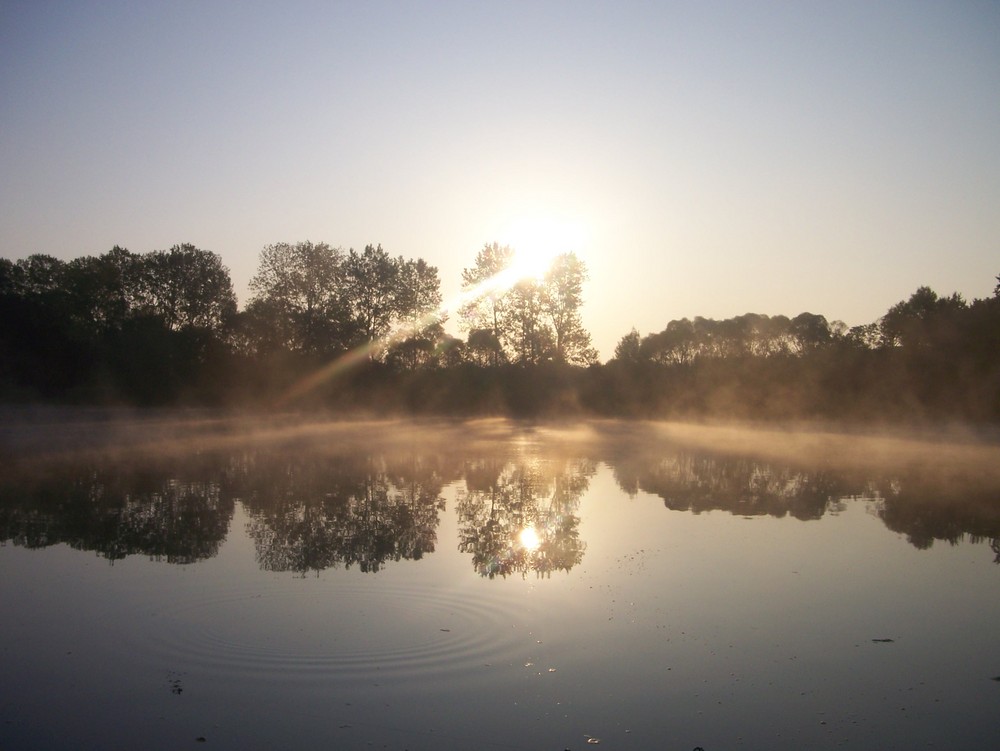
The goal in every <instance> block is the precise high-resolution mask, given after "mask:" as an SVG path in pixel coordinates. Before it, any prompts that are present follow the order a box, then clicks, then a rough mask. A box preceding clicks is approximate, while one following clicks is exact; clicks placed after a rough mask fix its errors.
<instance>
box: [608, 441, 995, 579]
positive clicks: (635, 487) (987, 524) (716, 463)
mask: <svg viewBox="0 0 1000 751" xmlns="http://www.w3.org/2000/svg"><path fill="white" fill-rule="evenodd" d="M612 469H613V472H614V476H615V479H616V481H617V482H618V485H619V486H620V487H621V488H622V490H624V491H625V492H626V493H628V494H629V495H633V496H634V495H635V494H636V493H638V492H639V491H643V492H646V493H652V494H654V495H658V496H659V497H660V498H662V499H663V502H664V505H665V506H666V507H667V508H669V509H672V510H675V511H691V512H693V513H696V514H697V513H700V512H702V511H713V510H721V511H729V512H730V513H733V514H739V515H741V516H757V515H764V514H767V515H770V516H776V517H783V516H793V517H795V518H797V519H802V520H810V519H819V518H820V517H822V516H823V514H825V513H827V512H836V511H840V510H843V508H844V504H845V502H846V501H847V500H849V499H851V498H859V497H864V498H869V499H874V500H875V502H876V505H875V508H876V512H877V515H878V517H879V518H880V519H881V520H882V521H883V522H884V523H885V525H886V526H887V527H888V528H889V529H891V530H892V531H894V532H899V533H901V534H904V535H906V537H907V539H908V540H909V542H910V543H911V544H913V545H914V546H915V547H918V548H921V549H925V548H929V547H930V546H931V545H932V544H933V542H934V540H947V541H948V542H950V543H952V544H957V543H959V542H961V541H962V540H965V539H968V540H969V541H970V542H973V543H976V542H983V541H985V540H989V542H990V546H991V547H992V549H993V551H994V552H995V553H996V554H997V557H996V561H997V563H1000V490H998V489H997V488H996V487H993V486H990V485H988V484H977V483H975V482H970V481H968V480H967V479H963V480H959V479H957V478H954V477H952V478H945V477H941V476H939V475H934V474H932V473H928V472H921V471H919V470H916V469H913V470H910V471H909V472H906V473H904V474H897V475H893V476H892V477H890V478H886V477H883V478H878V477H871V476H867V475H861V474H856V473H854V474H852V473H847V472H834V471H831V470H827V469H817V470H814V471H809V470H804V469H801V468H797V467H791V466H780V465H777V464H772V463H766V462H759V461H755V460H753V459H748V458H744V457H726V456H710V455H705V454H688V453H683V452H678V453H675V454H669V455H666V456H660V457H658V458H656V459H651V458H649V457H648V456H647V457H642V456H638V455H633V456H623V455H619V456H618V457H617V459H616V460H615V461H614V462H613V463H612Z"/></svg>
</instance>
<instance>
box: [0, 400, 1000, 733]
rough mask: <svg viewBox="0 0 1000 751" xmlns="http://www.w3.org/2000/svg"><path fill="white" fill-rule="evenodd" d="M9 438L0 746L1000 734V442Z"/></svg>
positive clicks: (590, 435) (492, 431) (449, 431)
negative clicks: (996, 443)
mask: <svg viewBox="0 0 1000 751" xmlns="http://www.w3.org/2000/svg"><path fill="white" fill-rule="evenodd" d="M2 438H3V443H2V444H0V446H2V450H3V455H2V461H3V465H4V467H5V470H4V472H3V477H2V478H0V540H2V541H3V543H4V544H3V546H2V547H0V603H2V605H3V617H2V618H0V676H2V680H0V748H3V749H117V748H147V749H178V748H188V747H192V748H193V747H205V748H216V749H257V748H279V749H284V748H337V749H355V748H357V749H370V748H376V749H382V748H388V749H410V750H411V751H417V750H419V749H494V748H495V749H556V750H561V749H582V748H585V747H590V746H593V745H597V744H599V745H600V747H601V748H606V749H636V750H639V749H651V748H659V749H678V750H685V751H689V750H690V749H692V748H694V747H696V746H701V747H703V748H704V749H705V751H713V750H714V749H733V748H747V749H758V748H759V749H782V748H788V749H803V748H810V749H815V748H835V747H843V748H870V749H884V748H924V747H938V748H958V747H962V748H987V747H992V746H993V744H994V743H995V742H996V740H997V735H998V728H1000V725H998V722H997V720H998V718H1000V680H997V678H998V677H1000V565H998V563H997V561H998V558H1000V449H998V448H997V447H996V446H977V445H969V444H961V443H955V442H950V443H943V442H939V443H928V442H920V441H908V440H874V439H868V438H864V437H858V436H853V437H838V436H830V435H822V434H806V433H798V434H789V433H774V432H772V433H767V432H756V433H754V432H741V431H735V430H723V429H712V428H683V427H680V426H658V425H622V424H617V423H607V424H591V425H586V426H582V427H581V426H577V427H572V428H570V427H525V426H517V425H511V424H508V423H503V422H482V423H475V424H473V425H465V426H457V425H452V424H447V425H424V426H416V425H413V424H409V423H370V424H356V425H349V426H348V425H310V426H306V427H296V426H294V425H292V424H289V423H279V422H275V423H271V424H269V425H267V426H260V425H251V424H249V423H236V422H224V421H212V420H189V421H187V422H177V421H174V420H167V419H164V418H162V416H161V418H160V419H145V420H141V421H136V422H130V423H112V422H108V421H105V420H100V421H97V422H89V423H84V422H74V423H65V422H59V423H49V424H38V423H31V424H28V423H23V424H8V425H6V426H5V427H4V428H3V431H2ZM526 530H527V531H526Z"/></svg>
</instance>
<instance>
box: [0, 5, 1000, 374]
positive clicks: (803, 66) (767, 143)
mask: <svg viewBox="0 0 1000 751" xmlns="http://www.w3.org/2000/svg"><path fill="white" fill-rule="evenodd" d="M524 217H529V218H532V217H533V218H534V219H535V220H539V221H543V222H544V221H552V222H556V223H557V225H558V224H560V223H561V224H563V225H567V226H569V227H572V228H574V231H573V232H572V233H571V235H572V237H573V242H575V243H576V244H577V246H578V247H577V248H576V250H577V251H578V254H579V255H580V256H581V257H582V258H583V259H584V260H585V261H586V263H587V265H588V267H589V270H590V275H591V280H590V281H589V283H588V284H587V286H586V288H585V295H586V298H587V302H586V305H585V308H584V311H583V314H584V322H585V324H586V325H587V327H588V328H589V329H590V331H591V332H592V334H593V336H594V343H595V345H596V346H597V347H598V349H599V350H600V352H601V355H602V358H604V359H606V358H607V357H610V355H611V354H612V352H613V349H614V346H615V343H616V342H617V341H618V339H619V338H620V337H621V336H622V335H623V334H625V333H627V332H628V331H629V330H630V329H631V328H632V327H633V326H634V327H636V328H637V329H638V330H639V331H640V332H641V333H642V334H646V333H650V332H652V331H658V330H660V329H662V328H663V327H664V326H665V325H666V323H667V322H668V321H670V320H671V319H675V318H682V317H693V316H696V315H702V316H706V317H712V318H725V317H729V316H733V315H738V314H741V313H746V312H748V311H752V312H758V313H767V314H777V313H784V314H787V315H795V314H797V313H800V312H802V311H805V310H808V311H811V312H815V313H822V314H824V315H826V316H827V317H828V318H830V319H840V320H843V321H845V322H846V323H848V324H849V325H855V324H859V323H869V322H871V321H873V320H875V319H876V318H878V317H879V316H880V315H881V314H882V313H884V312H885V311H886V310H887V309H888V307H890V306H891V305H892V304H894V303H895V302H898V301H899V300H901V299H904V298H906V297H908V296H909V294H910V293H912V292H913V291H914V290H915V289H916V288H917V287H918V286H920V285H923V284H926V285H929V286H931V287H932V288H933V289H935V290H936V291H937V292H939V293H941V294H946V293H947V294H950V293H951V292H959V293H961V294H962V295H964V296H965V297H966V298H967V299H972V298H975V297H987V296H989V295H990V294H992V289H993V286H994V284H995V280H994V277H995V275H996V274H1000V3H997V2H991V1H988V0H982V1H981V2H961V1H960V0H953V1H950V2H944V1H941V2H924V1H922V0H904V1H902V2H878V0H863V1H862V2H853V1H852V0H831V1H830V2H804V1H796V2H791V1H790V2H780V3H777V2H775V3H772V2H743V1H736V2H729V3H724V2H723V3H719V2H648V3H628V2H608V3H595V2H584V1H582V0H581V1H578V2H564V3H563V2H560V3H546V2H527V3H510V2H504V3H486V2H471V1H470V2H456V3H444V2H438V3H434V2H424V3H409V2H391V3H379V2H344V3H334V2H281V3H275V2H258V3H254V2H239V3H237V2H232V3H222V2H184V1H178V0H173V1H171V2H149V1H146V2H86V1H83V0H80V1H77V2H46V1H44V0H29V1H26V2H12V1H11V0H0V255H2V256H4V257H7V258H20V257H23V256H26V255H28V254H30V253H35V252H38V253H50V254H52V255H55V256H58V257H61V258H66V259H69V258H73V257H76V256H81V255H95V254H99V253H102V252H105V251H107V250H108V249H110V248H111V247H112V246H113V245H115V244H118V245H123V246H125V247H128V248H129V249H130V250H132V251H134V252H146V251H150V250H155V249H161V248H169V247H170V246H171V245H174V244H176V243H181V242H192V243H194V244H195V245H197V246H198V247H201V248H206V249H209V250H213V251H215V252H217V253H219V254H221V256H222V258H223V260H224V261H225V263H226V264H227V265H228V266H229V268H230V270H231V272H232V276H233V281H234V283H235V285H236V289H237V293H238V294H239V296H240V299H241V303H242V302H245V301H246V296H247V283H248V281H249V279H250V277H251V276H252V275H253V273H254V270H255V268H256V264H257V257H258V254H259V252H260V250H261V248H262V247H263V246H264V245H267V244H269V243H274V242H280V241H287V242H296V241H299V240H307V239H309V240H313V241H325V242H328V243H330V244H331V245H339V246H342V247H344V248H345V249H346V248H348V247H354V248H359V249H360V248H361V247H363V246H364V245H365V244H366V243H381V244H382V245H383V246H384V247H385V248H386V250H388V251H389V252H390V253H392V254H393V255H399V254H401V255H403V256H406V257H410V258H417V257H423V258H425V259H426V260H427V261H428V262H430V263H432V264H434V265H436V266H438V268H439V270H440V274H441V278H442V283H443V290H444V292H445V294H446V295H451V294H454V293H456V292H457V291H458V289H459V286H460V281H461V279H460V275H461V270H462V268H463V267H466V266H470V265H471V264H472V262H473V259H474V257H475V254H476V252H477V251H478V250H479V248H481V247H482V245H483V244H484V243H487V242H491V241H493V240H500V241H505V240H508V239H513V237H514V236H513V235H511V232H512V229H511V228H512V227H513V226H516V225H518V224H519V223H522V222H523V218H524ZM450 327H451V328H452V329H453V333H459V332H458V329H457V326H456V325H454V322H453V324H452V325H451V326H450Z"/></svg>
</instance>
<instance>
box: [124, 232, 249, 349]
mask: <svg viewBox="0 0 1000 751" xmlns="http://www.w3.org/2000/svg"><path fill="white" fill-rule="evenodd" d="M141 263H142V300H141V305H142V307H144V308H145V309H146V310H148V311H149V312H151V313H153V314H155V315H157V316H160V317H161V318H162V319H163V321H164V322H165V323H166V325H167V327H168V328H170V329H172V330H175V331H177V330H180V329H184V328H197V329H204V330H208V331H212V332H214V333H216V334H222V333H223V331H224V329H225V327H226V326H228V324H229V323H230V320H231V318H232V317H233V316H234V315H235V314H236V294H235V293H234V292H233V283H232V280H231V279H230V277H229V269H228V268H226V267H225V266H224V265H223V264H222V257H221V256H219V255H218V254H217V253H212V252H211V251H208V250H201V249H199V248H196V247H195V246H194V245H191V244H190V243H184V244H183V245H174V246H173V247H172V248H171V249H170V250H158V251H154V252H152V253H149V254H147V255H145V256H143V257H142V262H141Z"/></svg>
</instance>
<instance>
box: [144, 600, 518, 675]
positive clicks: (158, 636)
mask: <svg viewBox="0 0 1000 751" xmlns="http://www.w3.org/2000/svg"><path fill="white" fill-rule="evenodd" d="M487 591H488V588H480V589H479V590H478V592H479V596H477V595H476V592H475V591H450V590H447V589H443V588H433V589H432V588H425V589H415V588H413V587H405V588H404V587H392V586H385V585H380V586H371V585H369V584H367V583H351V584H337V585H336V586H330V585H324V584H323V583H322V582H311V583H308V584H303V583H301V582H299V583H297V585H296V586H282V587H281V588H274V589H270V590H266V591H258V592H250V591H247V592H240V593H232V592H231V593H229V594H228V595H226V596H222V597H210V598H204V599H201V600H198V601H188V602H184V603H181V604H178V605H175V606H173V607H171V608H170V609H169V612H166V613H163V614H162V615H161V616H159V617H158V618H156V620H155V626H154V628H153V629H151V632H146V633H144V634H136V635H135V638H136V639H137V640H141V641H142V644H143V647H142V648H143V649H144V650H146V651H148V652H150V653H151V656H152V655H155V658H154V659H156V660H158V661H160V660H162V661H163V664H167V665H177V664H194V665H198V666H199V667H201V668H203V669H207V670H210V671H212V672H214V673H216V674H220V675H225V674H229V675H232V676H235V677H250V676H259V677H277V676H278V675H279V674H280V676H281V678H282V679H285V680H295V679H302V680H308V679H312V678H317V677H318V678H323V677H329V676H333V675H336V676H338V677H344V678H355V679H362V678H364V677H366V676H372V677H374V676H376V675H377V676H381V677H390V676H394V677H406V676H417V675H419V676H420V677H421V678H431V677H445V676H448V677H454V676H456V675H460V674H462V673H467V672H470V671H474V670H482V669H483V667H484V665H486V664H493V663H499V662H502V661H505V660H509V659H511V655H513V654H514V653H515V652H516V650H517V648H518V646H519V642H520V636H521V635H520V633H519V630H517V629H514V628H512V626H511V616H510V613H511V610H510V608H511V603H507V602H505V601H504V599H503V598H502V597H501V598H498V597H496V596H492V595H495V594H496V593H495V592H493V593H490V594H491V596H490V597H486V596H485V594H486V593H487Z"/></svg>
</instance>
